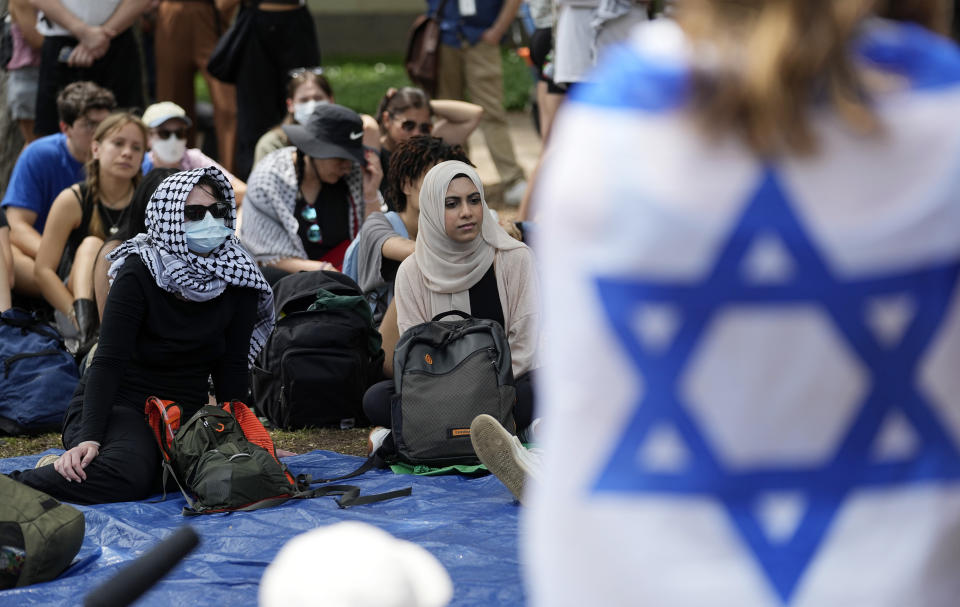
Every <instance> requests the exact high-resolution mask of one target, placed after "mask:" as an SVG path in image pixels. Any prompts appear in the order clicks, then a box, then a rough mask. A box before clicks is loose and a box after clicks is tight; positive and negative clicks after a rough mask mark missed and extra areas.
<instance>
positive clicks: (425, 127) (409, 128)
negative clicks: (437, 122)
mask: <svg viewBox="0 0 960 607" xmlns="http://www.w3.org/2000/svg"><path fill="white" fill-rule="evenodd" d="M418 126H419V127H420V134H421V135H429V134H430V133H432V132H433V123H432V122H421V123H420V124H417V123H416V121H414V120H404V121H403V122H401V123H400V128H401V129H403V130H404V132H406V133H412V132H413V129H415V128H417V127H418Z"/></svg>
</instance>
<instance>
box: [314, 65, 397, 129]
mask: <svg viewBox="0 0 960 607" xmlns="http://www.w3.org/2000/svg"><path fill="white" fill-rule="evenodd" d="M383 59H384V60H376V59H375V60H371V59H351V58H343V59H335V60H334V61H325V62H324V68H323V69H324V74H325V75H326V77H327V79H328V80H330V85H331V86H332V87H333V93H334V95H335V96H336V98H337V103H339V104H340V105H345V106H347V107H349V108H352V109H354V110H356V111H357V112H360V113H361V114H370V115H375V114H376V113H377V106H378V105H379V103H380V99H381V98H382V97H383V95H384V93H386V92H387V89H388V88H390V87H391V86H393V87H397V88H400V87H402V86H410V80H409V79H408V78H407V73H406V71H405V70H404V69H403V65H402V59H401V58H400V57H392V58H391V57H384V58H383Z"/></svg>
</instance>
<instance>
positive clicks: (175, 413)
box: [143, 396, 181, 462]
mask: <svg viewBox="0 0 960 607" xmlns="http://www.w3.org/2000/svg"><path fill="white" fill-rule="evenodd" d="M143 413H144V415H146V417H147V423H148V424H149V425H150V429H151V430H152V431H153V437H154V438H155V439H157V445H159V446H160V452H161V453H163V458H164V459H165V460H167V461H168V462H169V461H170V449H171V447H172V445H173V437H174V436H176V434H177V430H179V429H180V421H181V420H180V405H178V404H177V403H175V402H173V401H172V400H160V399H159V398H157V397H156V396H150V397H148V398H147V402H146V404H145V405H144V408H143Z"/></svg>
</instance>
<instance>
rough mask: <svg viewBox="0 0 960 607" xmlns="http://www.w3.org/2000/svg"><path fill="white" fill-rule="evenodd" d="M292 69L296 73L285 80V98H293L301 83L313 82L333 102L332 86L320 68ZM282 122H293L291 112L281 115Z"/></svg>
mask: <svg viewBox="0 0 960 607" xmlns="http://www.w3.org/2000/svg"><path fill="white" fill-rule="evenodd" d="M294 71H295V72H296V75H295V76H291V77H290V80H288V81H287V99H293V96H294V95H295V94H296V92H297V89H298V88H300V86H301V85H304V84H306V83H308V82H313V83H314V84H316V85H317V86H318V87H319V88H320V90H321V91H323V92H324V93H326V95H327V97H329V98H330V103H333V87H332V86H330V81H329V80H327V77H326V76H324V75H323V74H322V73H321V72H322V70H321V69H320V68H315V69H303V70H300V69H297V70H294ZM282 124H293V114H292V113H291V112H287V115H286V116H284V117H283V122H282Z"/></svg>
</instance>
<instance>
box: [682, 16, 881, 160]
mask: <svg viewBox="0 0 960 607" xmlns="http://www.w3.org/2000/svg"><path fill="white" fill-rule="evenodd" d="M873 6H874V0H843V1H836V0H686V2H685V3H684V4H683V5H682V10H681V11H680V13H679V15H678V20H679V21H680V23H681V25H682V27H683V28H684V30H685V31H686V32H687V34H688V35H689V36H690V38H691V39H692V40H693V41H694V43H695V44H696V45H698V46H702V47H704V48H706V49H707V52H708V53H709V54H710V55H711V56H714V57H716V59H717V61H716V62H715V63H714V62H711V64H710V65H709V66H707V67H705V68H704V69H699V68H695V72H694V76H693V97H694V107H695V109H696V112H697V114H698V116H699V118H700V120H701V122H702V124H703V126H704V127H705V128H706V130H707V131H708V132H710V133H712V134H714V135H722V134H727V133H730V132H733V133H734V134H736V135H737V136H738V137H740V138H741V139H742V140H743V141H745V142H746V144H747V145H748V146H749V147H750V148H751V149H752V150H753V151H754V152H755V153H757V154H758V155H760V156H765V157H771V156H777V155H781V154H784V153H793V154H798V155H806V154H811V153H813V152H814V151H815V150H816V137H815V135H814V133H813V129H812V126H811V123H810V110H811V108H812V107H813V105H814V103H815V102H820V101H822V102H823V103H825V104H828V105H829V106H830V107H832V108H833V109H834V110H835V111H836V112H837V113H838V114H839V115H840V117H841V118H842V119H843V121H844V122H846V124H847V125H849V126H850V127H851V128H853V130H854V131H856V132H858V133H861V134H869V133H874V132H876V131H877V130H878V129H879V123H878V121H877V119H876V117H875V115H874V113H873V111H872V110H871V108H870V105H869V100H868V98H867V94H866V89H865V87H864V86H863V84H862V83H861V80H860V75H859V74H858V73H857V70H856V68H855V66H854V61H853V58H852V56H851V55H850V51H849V46H850V41H851V40H852V39H853V37H854V36H855V34H856V31H857V28H858V26H859V25H860V24H861V22H862V21H863V20H864V18H866V17H867V16H869V14H870V11H871V10H872V9H873Z"/></svg>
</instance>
